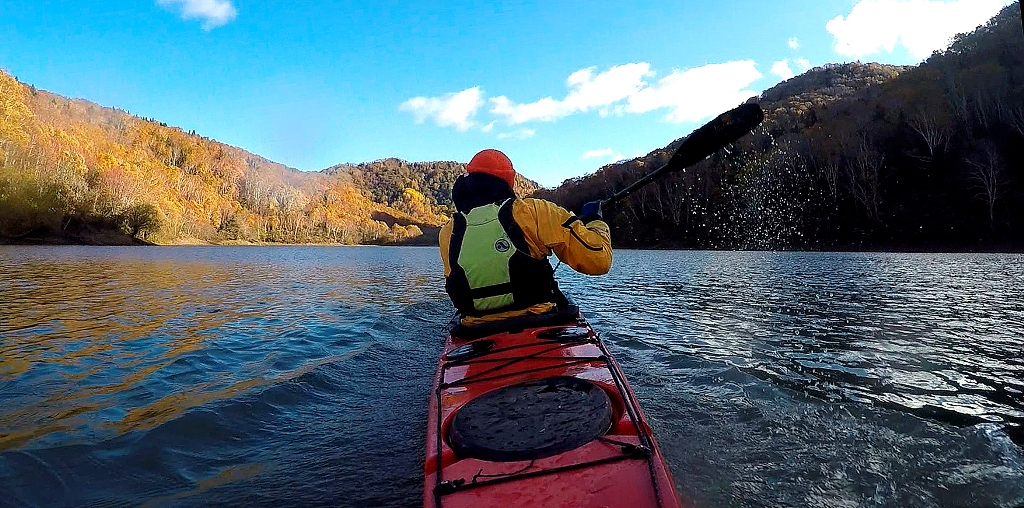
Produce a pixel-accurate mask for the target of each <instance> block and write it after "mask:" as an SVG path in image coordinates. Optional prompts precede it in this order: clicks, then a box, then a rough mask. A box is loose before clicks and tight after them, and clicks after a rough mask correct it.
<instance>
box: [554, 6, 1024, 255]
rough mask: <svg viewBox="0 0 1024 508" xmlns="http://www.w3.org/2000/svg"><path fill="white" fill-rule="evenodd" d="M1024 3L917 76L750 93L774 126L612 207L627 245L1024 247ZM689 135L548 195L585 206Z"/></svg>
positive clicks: (847, 76) (829, 79)
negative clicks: (1023, 13)
mask: <svg viewBox="0 0 1024 508" xmlns="http://www.w3.org/2000/svg"><path fill="white" fill-rule="evenodd" d="M1021 27H1022V25H1021V15H1020V3H1019V2H1018V3H1015V4H1013V5H1011V6H1008V7H1006V8H1005V9H1003V11H1002V12H1000V13H999V14H998V15H997V16H996V17H994V18H993V19H992V20H991V21H990V22H989V23H987V24H986V25H984V26H982V27H980V28H978V29H977V30H976V31H974V32H973V33H970V34H963V35H960V36H957V37H956V38H955V39H954V41H953V43H952V44H951V45H950V47H949V48H948V49H946V50H945V51H941V52H937V53H936V54H935V55H933V56H932V57H931V58H929V59H928V60H927V61H926V62H925V63H923V64H922V65H920V66H917V67H893V66H885V65H878V64H860V63H853V64H844V65H828V66H825V67H821V68H817V69H812V70H811V71H808V72H807V73H805V74H803V75H801V76H797V77H795V78H793V79H790V80H788V81H786V82H784V83H781V84H779V85H777V86H776V87H774V88H772V89H770V90H767V91H765V92H764V93H763V94H762V95H761V96H760V97H758V98H755V99H753V100H754V101H756V102H758V103H759V104H761V106H762V107H763V108H764V109H765V110H766V113H767V119H766V121H765V123H764V125H762V127H760V128H759V129H758V130H756V131H755V133H754V135H752V136H747V137H745V138H744V139H741V140H740V141H739V142H738V143H737V144H736V146H733V147H731V148H730V149H728V150H725V151H723V152H721V153H719V154H717V155H715V156H714V157H712V158H710V159H709V160H707V161H704V162H702V163H700V164H698V165H696V166H695V167H693V168H691V169H690V170H688V171H686V172H684V173H681V174H677V175H673V176H672V177H668V178H665V179H663V180H662V181H661V182H659V183H657V184H652V185H650V186H648V187H647V188H645V189H644V190H643V191H640V192H638V193H637V194H636V195H634V196H633V197H632V198H630V199H629V200H628V201H627V202H626V203H625V204H624V205H623V206H620V207H619V208H618V209H617V210H612V211H609V213H608V214H607V215H608V217H609V218H610V220H611V221H612V223H613V225H614V234H613V238H614V240H615V242H616V244H618V245H631V246H663V247H670V246H671V247H693V248H751V249H787V248H798V249H896V250H902V249H911V250H915V249H926V250H945V249H950V250H964V249H1013V250H1021V249H1024V171H1022V167H1024V31H1022V28H1021ZM680 142H681V140H677V141H676V142H674V143H672V144H670V145H669V146H668V147H666V148H664V149H660V150H655V151H654V152H651V153H650V154H648V155H647V156H645V157H641V158H638V159H634V160H631V161H625V162H621V163H617V164H612V165H609V166H605V167H603V168H601V169H600V170H599V171H597V172H596V173H594V174H592V175H588V176H586V177H582V178H577V179H573V180H568V181H566V182H564V183H563V184H562V185H561V186H559V187H558V188H557V189H555V190H553V191H541V193H540V195H542V196H544V197H548V198H549V199H553V200H555V201H557V202H560V203H562V204H563V205H565V206H567V207H570V208H573V209H578V208H579V207H580V206H581V205H582V204H583V203H584V202H586V201H589V200H592V199H597V198H599V197H604V196H607V195H608V194H609V193H610V192H612V191H614V190H616V189H619V188H622V187H624V186H625V185H627V184H628V183H630V182H632V181H633V180H635V179H636V178H638V177H639V176H640V175H642V174H644V173H646V172H647V171H649V170H651V169H653V168H655V167H658V166H659V165H661V164H663V163H664V162H665V161H666V160H667V159H668V157H669V155H670V154H671V153H672V151H673V150H674V149H675V148H676V147H677V146H678V145H679V143H680Z"/></svg>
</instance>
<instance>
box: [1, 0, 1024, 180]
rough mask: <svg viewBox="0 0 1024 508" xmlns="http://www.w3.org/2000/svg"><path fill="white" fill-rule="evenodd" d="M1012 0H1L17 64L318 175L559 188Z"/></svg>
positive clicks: (902, 58)
mask: <svg viewBox="0 0 1024 508" xmlns="http://www.w3.org/2000/svg"><path fill="white" fill-rule="evenodd" d="M1009 3H1010V0H945V1H944V0H775V1H773V2H765V1H763V0H758V1H754V0H718V1H715V2H707V1H700V2H698V1H680V0H675V1H663V0H645V1H643V2H605V1H601V0H591V1H586V2H583V1H577V2H562V1H556V0H547V1H543V0H541V1H506V2H500V3H483V2H465V3H464V5H457V4H456V3H455V2H441V1H433V0H420V1H416V2H388V1H385V2H353V1H349V2H346V1H320V2H301V1H291V2H258V1H255V0H134V1H108V2H102V1H89V2H68V1H64V0H38V1H29V0H17V1H10V0H0V67H2V68H4V69H6V70H7V71H8V72H10V73H12V74H14V75H15V76H17V77H18V78H19V79H21V80H22V81H24V82H26V83H30V84H33V85H35V86H37V87H39V88H43V89H46V90H50V91H53V92H56V93H59V94H62V95H66V96H71V97H80V98H85V99H88V100H91V101H94V102H97V103H99V104H102V105H105V106H115V107H119V108H121V109H126V110H128V111H130V112H131V113H133V114H136V115H139V116H144V117H151V118H155V119H158V120H160V121H163V122H166V123H169V124H171V125H175V126H179V127H182V128H184V129H187V130H191V129H195V130H196V131H197V132H198V133H200V134H203V135H206V136H209V137H212V138H214V139H217V140H220V141H223V142H226V143H229V144H232V145H236V146H240V147H242V148H245V149H247V150H249V151H252V152H255V153H258V154H260V155H262V156H264V157H267V158H269V159H272V160H275V161H279V162H282V163H284V164H287V165H289V166H292V167H295V168H298V169H303V170H319V169H323V168H325V167H328V166H331V165H333V164H336V163H340V162H360V161H368V160H374V159H380V158H384V157H399V158H403V159H407V160H414V161H425V160H458V161H467V160H469V158H470V157H472V155H473V154H474V153H476V151H478V150H480V149H483V148H487V147H494V148H498V149H501V150H503V151H505V152H506V153H507V154H508V155H509V156H510V157H511V159H512V161H513V163H514V164H515V166H516V168H517V169H518V170H519V171H520V172H521V173H523V174H524V175H526V176H527V177H530V178H533V179H535V180H537V181H539V182H541V183H542V184H545V185H556V184H558V183H559V182H561V181H562V180H563V179H565V178H570V177H574V176H580V175H583V174H586V173H590V172H593V171H595V170H596V169H597V168H599V167H600V166H601V165H603V164H605V163H608V162H610V161H612V160H614V159H617V158H630V157H633V156H637V155H642V154H645V153H647V152H649V151H650V150H653V149H656V148H659V147H662V146H664V145H666V144H668V143H669V142H670V141H672V140H673V139H676V138H678V137H681V136H683V135H685V134H687V133H688V132H690V131H691V130H693V129H694V128H695V127H697V126H698V125H700V124H701V123H702V122H703V121H704V120H706V119H707V118H709V117H711V116H714V115H715V114H717V113H718V112H721V111H724V110H726V109H729V108H731V107H733V106H735V105H737V104H739V103H740V102H742V101H743V100H744V99H745V98H747V97H749V96H751V95H753V94H755V93H758V92H761V91H763V90H765V89H767V88H769V87H771V86H773V85H775V84H776V83H778V82H779V81H781V80H782V79H783V77H788V76H791V75H792V74H793V73H796V74H799V73H800V72H802V71H803V70H805V69H806V68H807V67H809V66H818V65H821V64H824V63H829V62H843V61H853V60H861V61H880V62H886V63H897V64H911V63H917V62H919V61H920V60H922V59H923V58H925V57H927V56H928V55H929V54H930V53H931V51H933V50H934V49H937V48H939V47H943V46H944V45H945V41H947V40H948V38H949V37H950V36H951V35H953V34H955V33H957V32H963V31H968V30H971V29H972V28H973V27H974V26H976V25H978V24H979V23H982V22H984V21H985V20H987V19H988V18H989V17H991V16H992V15H994V14H995V13H996V12H998V10H999V9H1000V8H1001V7H1002V6H1004V5H1007V4H1009Z"/></svg>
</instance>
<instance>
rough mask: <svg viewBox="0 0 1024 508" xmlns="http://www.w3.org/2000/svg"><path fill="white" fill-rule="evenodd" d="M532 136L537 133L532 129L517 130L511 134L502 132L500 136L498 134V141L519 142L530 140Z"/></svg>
mask: <svg viewBox="0 0 1024 508" xmlns="http://www.w3.org/2000/svg"><path fill="white" fill-rule="evenodd" d="M485 132H486V131H485ZM534 134H537V131H535V130H533V129H519V130H517V131H512V132H502V133H501V134H498V139H512V140H515V141H521V140H524V139H526V138H532V137H533V135H534Z"/></svg>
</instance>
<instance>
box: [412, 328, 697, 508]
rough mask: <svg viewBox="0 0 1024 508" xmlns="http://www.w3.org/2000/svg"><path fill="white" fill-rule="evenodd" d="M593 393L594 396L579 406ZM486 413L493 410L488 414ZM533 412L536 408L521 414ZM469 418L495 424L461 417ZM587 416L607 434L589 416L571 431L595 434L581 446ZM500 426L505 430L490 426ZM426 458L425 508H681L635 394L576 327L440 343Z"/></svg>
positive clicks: (596, 343) (599, 346)
mask: <svg viewBox="0 0 1024 508" xmlns="http://www.w3.org/2000/svg"><path fill="white" fill-rule="evenodd" d="M545 383H546V384H545ZM577 385H578V386H577ZM591 386H593V387H597V388H599V389H600V390H591V391H592V392H597V393H596V394H594V393H591V394H590V396H588V395H587V390H588V387H591ZM573 390H576V391H575V392H574V391H573ZM505 392H508V393H507V394H506V393H505ZM484 395H487V397H484V398H481V397H483V396H484ZM592 395H597V397H591V396H592ZM605 396H607V397H605ZM559 397H561V398H559ZM490 399H495V401H496V402H493V401H491V400H490ZM583 399H588V400H583ZM589 399H592V401H591V400H589ZM492 403H493V404H498V405H497V406H494V407H487V406H488V405H489V404H492ZM534 403H536V404H538V406H537V408H533V409H531V408H530V407H526V406H531V405H532V404H534ZM516 404H520V405H522V406H524V407H523V408H517V407H516ZM544 404H548V406H546V407H545V406H544ZM478 406H485V407H484V408H483V409H485V410H489V411H490V412H489V413H487V411H484V413H487V414H489V415H490V417H491V418H492V420H486V419H480V420H472V419H470V418H468V417H465V416H466V415H468V414H471V413H472V414H473V416H475V414H476V413H477V412H478V411H477V410H478ZM580 408H583V409H580ZM590 408H594V409H593V412H592V414H594V415H598V414H601V415H602V417H606V418H608V419H607V422H606V423H607V424H605V423H602V421H603V420H602V421H598V420H596V419H594V418H597V417H591V416H588V417H587V419H588V421H582V422H579V423H582V424H583V425H581V426H579V428H580V429H585V430H580V431H579V432H594V434H587V435H585V436H583V437H582V441H584V442H583V443H581V442H580V441H581V435H580V434H578V433H575V432H576V431H575V430H574V426H573V421H572V420H573V419H574V418H575V419H579V416H580V414H587V415H591V413H585V412H583V411H585V410H588V409H590ZM463 409H465V410H466V411H465V412H464V413H462V416H460V419H461V421H460V422H458V423H457V422H456V420H457V418H456V417H457V416H459V415H460V411H462V410H463ZM520 409H521V410H520ZM608 410H610V413H609V412H608ZM531 411H533V412H534V413H536V414H530V412H531ZM601 411H604V412H605V413H608V414H604V413H601ZM502 415H507V418H506V421H498V422H494V421H493V418H495V417H499V418H500V417H501V416H502ZM609 415H610V416H609ZM478 422H491V423H488V424H487V425H478V424H477V423H478ZM593 422H597V423H596V426H595V424H594V423H593ZM588 424H589V425H588ZM453 425H454V426H456V427H457V428H455V429H454V430H453ZM481 427H483V428H481ZM587 427H589V428H587ZM474 433H476V434H479V435H480V436H477V437H475V438H474V437H473V436H469V437H466V438H465V439H466V440H467V441H473V439H476V442H470V443H469V444H465V443H459V442H456V441H458V440H461V439H464V435H467V434H474ZM517 433H518V434H521V435H518V436H517V435H516V434H517ZM591 435H593V437H592V438H591V437H590V436H591ZM471 438H472V439H471ZM541 443H543V444H544V447H543V448H542V447H540V446H541ZM563 445H564V446H563ZM488 446H491V447H493V449H491V448H488ZM534 446H537V448H536V449H534V448H531V447H534ZM517 447H518V448H517ZM524 447H525V448H524ZM426 448H427V450H426V463H425V467H424V470H425V485H424V506H425V507H429V508H441V507H442V506H444V507H463V506H466V507H469V506H479V507H487V506H502V507H507V506H566V507H569V506H572V507H587V506H594V507H597V506H600V507H624V508H641V507H648V506H652V507H653V506H661V507H678V506H680V505H679V500H678V497H677V495H676V492H675V487H674V484H673V481H672V478H671V475H670V474H669V471H668V469H667V467H666V466H665V463H664V460H663V458H662V456H661V453H660V451H659V450H658V447H657V444H656V443H655V441H654V438H653V436H652V435H651V430H650V427H649V425H648V424H647V421H646V419H645V418H644V416H643V412H642V411H641V410H640V406H639V405H638V404H637V402H636V398H635V396H634V395H633V392H632V390H630V388H629V386H628V384H627V383H626V380H625V377H624V376H623V375H622V371H621V370H620V369H619V366H618V365H617V364H616V363H615V360H614V359H613V358H612V357H611V355H609V353H608V350H607V348H606V347H605V345H604V343H603V342H602V341H601V339H600V338H599V337H598V336H597V335H596V334H595V333H594V331H593V330H592V329H591V328H590V325H589V324H588V323H587V322H586V320H585V319H584V318H583V317H582V315H577V316H576V319H575V321H572V322H569V323H567V324H561V325H557V326H540V327H535V328H527V329H523V330H518V331H512V332H502V333H497V334H494V335H489V336H486V337H482V338H476V339H474V340H469V341H462V340H459V339H457V338H454V337H452V336H451V335H449V337H448V339H447V341H446V343H445V348H444V354H443V355H442V357H441V361H440V363H439V365H438V369H437V372H436V374H435V379H434V386H433V393H432V397H431V401H430V411H429V415H428V422H427V447H426ZM564 448H568V449H564ZM456 450H459V451H458V452H456Z"/></svg>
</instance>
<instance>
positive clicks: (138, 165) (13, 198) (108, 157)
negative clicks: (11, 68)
mask: <svg viewBox="0 0 1024 508" xmlns="http://www.w3.org/2000/svg"><path fill="white" fill-rule="evenodd" d="M400 162H402V165H405V166H408V163H404V161H400ZM375 164H376V166H374V165H375ZM366 168H367V169H366V171H365V172H364V173H362V174H363V175H365V176H366V178H363V179H361V180H359V181H358V182H353V179H352V178H351V176H350V175H347V174H338V173H337V172H321V173H312V172H310V173H307V172H300V171H296V170H293V169H290V168H287V167H285V166H283V165H281V164H277V163H274V162H271V161H268V160H266V159H263V158H262V157H259V156H257V155H254V154H251V153H248V152H246V151H244V150H241V149H239V148H235V147H232V146H228V145H224V144H222V143H218V142H216V141H212V140H210V139H207V138H203V137H200V136H196V135H195V134H194V133H192V134H190V133H186V132H184V131H182V130H181V129H177V128H173V127H168V126H167V125H165V124H162V123H158V122H155V121H152V120H145V119H140V118H137V117H133V116H131V115H129V114H127V113H126V112H123V111H120V110H117V109H111V108H103V107H100V106H98V105H96V104H92V103H89V102H87V101H81V100H69V99H66V98H63V97H60V96H57V95H54V94H50V93H47V92H43V91H39V90H36V89H35V88H33V87H30V86H27V85H25V84H22V83H20V82H18V81H17V80H16V79H15V78H14V77H12V76H11V75H9V74H7V73H4V72H0V242H5V241H6V242H25V241H28V242H33V241H55V242H73V243H80V242H84V243H109V242H112V241H123V242H132V241H134V240H135V239H142V240H147V241H151V242H162V243H174V242H192V241H200V242H222V241H255V242H313V243H316V242H330V243H345V244H356V243H387V242H398V241H403V240H406V239H409V238H411V237H416V236H418V235H420V234H421V233H422V229H421V228H436V227H438V226H440V225H441V224H442V223H443V222H444V221H445V220H446V218H445V216H444V215H445V213H446V212H447V211H448V209H449V207H448V206H447V205H446V204H445V200H446V199H447V200H449V201H450V196H448V194H447V193H449V192H450V185H449V186H448V188H447V189H444V188H442V187H443V185H444V184H445V183H448V182H450V181H452V180H454V178H455V176H457V174H459V173H461V172H462V165H461V164H458V163H417V165H416V168H415V169H416V171H420V172H421V174H416V173H415V172H413V173H409V174H407V175H405V176H406V177H407V178H406V181H404V182H403V185H402V186H400V187H397V188H395V189H394V190H387V189H384V188H381V186H380V185H375V184H378V183H381V184H383V183H390V181H387V180H386V178H385V179H381V178H374V177H373V171H375V169H374V168H377V170H379V171H384V170H385V168H384V167H383V166H382V165H381V164H379V163H368V166H367V167H366ZM424 175H429V176H424ZM427 179H430V181H431V182H439V183H436V184H434V187H435V188H432V189H430V194H425V193H424V192H423V191H424V190H427V189H425V188H423V187H424V186H423V185H422V182H424V181H426V180H427ZM418 189H422V190H418ZM385 195H386V196H391V197H393V198H394V199H388V200H375V199H374V198H376V197H378V196H385ZM381 201H384V202H381ZM111 233H116V235H115V236H111Z"/></svg>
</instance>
